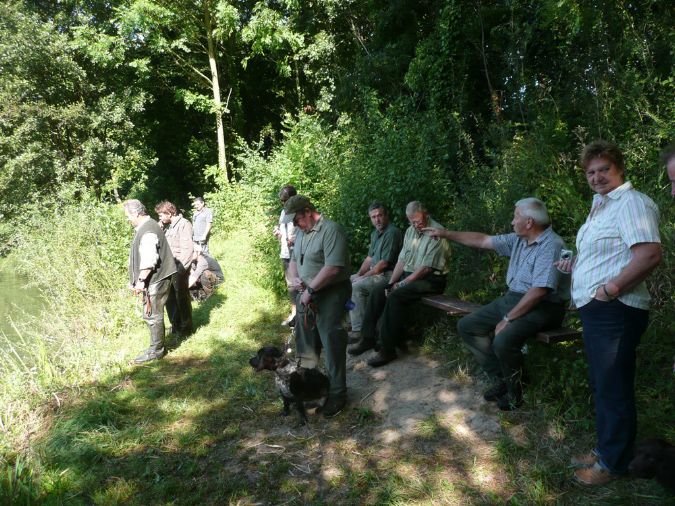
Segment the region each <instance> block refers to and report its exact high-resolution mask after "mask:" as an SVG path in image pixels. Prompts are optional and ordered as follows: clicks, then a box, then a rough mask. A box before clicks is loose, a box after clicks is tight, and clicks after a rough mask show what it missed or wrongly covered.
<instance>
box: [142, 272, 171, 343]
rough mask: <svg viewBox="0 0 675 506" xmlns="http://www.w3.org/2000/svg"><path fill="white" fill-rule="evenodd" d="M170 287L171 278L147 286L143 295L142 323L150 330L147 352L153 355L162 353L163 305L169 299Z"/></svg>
mask: <svg viewBox="0 0 675 506" xmlns="http://www.w3.org/2000/svg"><path fill="white" fill-rule="evenodd" d="M170 286H171V278H170V277H168V278H164V279H162V280H160V281H158V282H157V283H152V284H151V285H150V286H148V292H147V296H146V295H145V294H144V295H143V321H145V323H147V325H148V330H150V348H149V350H150V351H154V352H155V353H164V305H165V304H166V299H167V298H168V297H169V287H170ZM148 299H149V300H150V304H149V306H148ZM153 348H154V349H153Z"/></svg>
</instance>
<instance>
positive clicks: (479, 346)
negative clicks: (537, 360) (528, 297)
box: [457, 291, 565, 394]
mask: <svg viewBox="0 0 675 506" xmlns="http://www.w3.org/2000/svg"><path fill="white" fill-rule="evenodd" d="M523 295H524V294H522V293H516V292H511V291H509V292H507V293H506V295H505V296H504V297H500V298H499V299H497V300H494V301H492V302H491V303H490V304H488V305H487V306H484V307H482V308H481V309H479V310H478V311H476V312H474V313H471V314H469V315H466V316H465V317H463V318H462V319H461V320H459V322H458V323H457V332H458V333H459V335H460V337H461V338H462V340H463V341H464V342H465V343H466V345H467V346H468V347H469V349H470V350H471V353H473V356H474V357H475V359H476V361H477V362H478V363H479V364H480V366H481V367H482V368H483V370H484V371H485V372H486V373H487V374H488V375H489V376H490V377H491V378H493V379H497V378H500V377H504V378H505V379H506V381H507V384H508V386H509V392H511V393H516V394H517V393H518V392H517V390H518V388H520V386H519V385H520V375H521V372H522V367H523V359H524V357H523V353H522V351H521V350H522V348H523V345H524V344H525V341H526V340H527V339H528V338H529V337H534V336H536V335H537V332H539V331H540V330H547V329H553V328H556V327H559V326H560V324H561V323H562V320H563V318H564V316H565V305H564V304H563V303H559V304H556V303H553V302H548V301H541V302H539V304H537V306H536V307H535V308H534V309H532V310H531V311H530V312H529V313H527V314H525V315H523V316H521V317H520V318H518V319H516V320H514V321H513V322H512V323H510V324H508V325H507V326H506V327H505V328H504V330H502V331H501V332H500V333H499V335H498V336H496V337H495V336H494V330H495V327H496V326H497V324H498V323H499V322H500V321H502V318H503V317H504V315H505V314H506V313H508V312H509V311H510V310H511V309H512V308H513V307H515V305H516V304H518V302H519V301H520V299H522V298H523Z"/></svg>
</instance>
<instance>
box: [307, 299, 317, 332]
mask: <svg viewBox="0 0 675 506" xmlns="http://www.w3.org/2000/svg"><path fill="white" fill-rule="evenodd" d="M319 316H320V315H319V308H318V307H316V304H314V302H310V303H309V304H307V309H305V318H304V324H305V328H306V329H307V330H314V329H315V328H316V324H317V323H319ZM308 317H309V318H310V323H311V321H312V320H311V319H312V318H314V323H313V324H312V327H311V328H310V326H309V325H308V324H307V318H308Z"/></svg>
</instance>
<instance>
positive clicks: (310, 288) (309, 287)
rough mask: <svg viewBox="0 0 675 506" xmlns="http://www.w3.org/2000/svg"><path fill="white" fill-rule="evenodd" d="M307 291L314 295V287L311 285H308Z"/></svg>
mask: <svg viewBox="0 0 675 506" xmlns="http://www.w3.org/2000/svg"><path fill="white" fill-rule="evenodd" d="M307 291H308V292H309V294H310V295H314V288H312V287H311V286H308V287H307Z"/></svg>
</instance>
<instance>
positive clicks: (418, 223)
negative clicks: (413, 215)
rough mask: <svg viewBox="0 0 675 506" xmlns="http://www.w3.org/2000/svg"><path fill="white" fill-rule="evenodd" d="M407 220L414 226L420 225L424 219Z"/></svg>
mask: <svg viewBox="0 0 675 506" xmlns="http://www.w3.org/2000/svg"><path fill="white" fill-rule="evenodd" d="M408 221H409V222H410V224H411V225H412V226H413V227H416V226H417V225H421V224H422V223H424V220H414V221H413V220H408Z"/></svg>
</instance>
